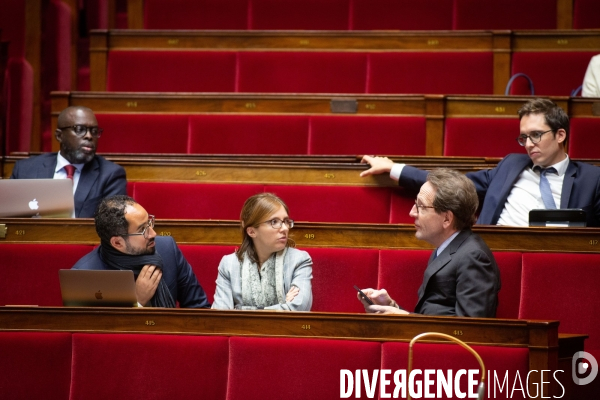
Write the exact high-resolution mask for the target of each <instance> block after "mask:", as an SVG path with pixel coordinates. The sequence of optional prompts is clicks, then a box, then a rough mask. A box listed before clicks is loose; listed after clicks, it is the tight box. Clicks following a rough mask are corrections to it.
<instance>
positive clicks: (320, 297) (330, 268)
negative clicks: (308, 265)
mask: <svg viewBox="0 0 600 400" xmlns="http://www.w3.org/2000/svg"><path fill="white" fill-rule="evenodd" d="M302 250H306V251H307V252H308V254H310V256H311V258H312V260H313V280H312V290H313V305H312V309H311V311H327V312H355V313H363V312H364V311H365V310H364V307H363V306H362V304H361V303H360V302H359V301H358V299H357V298H356V290H354V285H357V286H358V287H360V288H368V287H372V288H374V287H376V286H377V269H378V260H379V251H378V250H373V249H328V248H306V249H302Z"/></svg>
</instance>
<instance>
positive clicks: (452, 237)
mask: <svg viewBox="0 0 600 400" xmlns="http://www.w3.org/2000/svg"><path fill="white" fill-rule="evenodd" d="M459 233H460V231H456V232H454V233H453V234H452V236H450V237H449V238H448V239H446V240H444V243H442V244H441V245H440V247H438V248H437V254H436V257H437V256H439V255H440V254H442V251H444V249H445V248H446V247H448V245H449V244H450V242H452V241H453V240H454V238H455V237H456V235H458V234H459Z"/></svg>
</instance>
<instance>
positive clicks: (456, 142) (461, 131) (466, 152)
mask: <svg viewBox="0 0 600 400" xmlns="http://www.w3.org/2000/svg"><path fill="white" fill-rule="evenodd" d="M517 136H519V119H518V118H516V117H515V118H510V119H506V118H502V119H501V118H446V121H445V134H444V155H445V156H466V157H504V156H505V155H507V154H510V153H519V152H524V149H523V148H522V147H521V146H519V144H518V143H517V141H516V140H515V139H516V138H517Z"/></svg>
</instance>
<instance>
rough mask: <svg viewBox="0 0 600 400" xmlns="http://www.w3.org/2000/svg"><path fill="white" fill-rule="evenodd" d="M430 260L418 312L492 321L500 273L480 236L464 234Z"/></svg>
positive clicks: (496, 304)
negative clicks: (489, 319) (490, 319)
mask: <svg viewBox="0 0 600 400" xmlns="http://www.w3.org/2000/svg"><path fill="white" fill-rule="evenodd" d="M434 254H435V252H434V253H433V254H432V255H431V258H430V259H429V264H428V265H427V269H426V270H425V273H424V274H423V283H422V284H421V287H420V288H419V301H418V302H417V306H416V307H415V312H416V313H419V314H427V315H450V316H459V317H481V318H493V317H495V316H496V308H497V306H498V291H499V290H500V286H501V284H500V271H499V270H498V265H497V264H496V260H495V259H494V256H493V254H492V252H491V250H490V249H489V247H488V246H487V245H486V244H485V242H484V241H483V239H481V238H480V237H479V236H478V235H477V234H475V233H473V232H471V230H464V231H461V232H460V233H459V234H458V235H457V236H456V237H455V238H454V239H453V240H452V241H451V242H450V244H449V245H448V247H446V248H445V249H444V250H443V251H442V252H441V253H440V255H438V256H437V258H435V259H434Z"/></svg>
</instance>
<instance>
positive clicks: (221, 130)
mask: <svg viewBox="0 0 600 400" xmlns="http://www.w3.org/2000/svg"><path fill="white" fill-rule="evenodd" d="M307 146H308V118H307V117H300V116H290V115H286V116H279V115H201V116H191V117H190V152H191V153H204V154H211V153H212V154H306V153H307Z"/></svg>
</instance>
